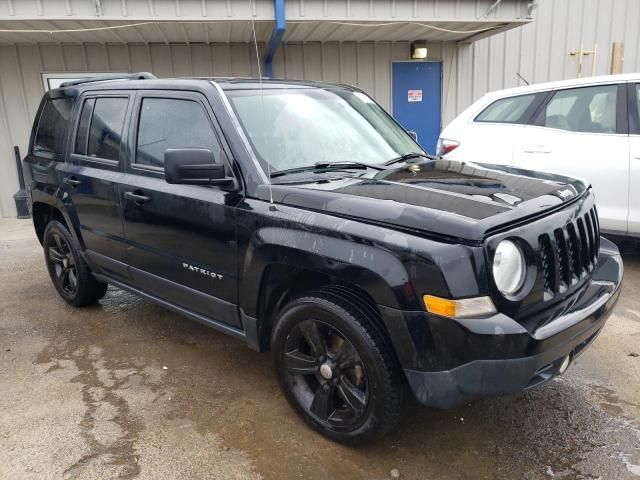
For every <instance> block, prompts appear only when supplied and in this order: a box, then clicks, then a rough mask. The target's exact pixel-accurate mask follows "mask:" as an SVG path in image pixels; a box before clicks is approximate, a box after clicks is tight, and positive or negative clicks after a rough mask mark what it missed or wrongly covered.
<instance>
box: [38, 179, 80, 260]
mask: <svg viewBox="0 0 640 480" xmlns="http://www.w3.org/2000/svg"><path fill="white" fill-rule="evenodd" d="M57 193H59V190H57V191H56V194H53V193H49V192H47V191H44V190H41V189H38V188H34V189H33V190H32V191H31V216H32V218H33V226H34V228H35V230H36V235H37V236H38V240H39V241H40V244H42V239H43V236H44V229H45V228H46V227H47V224H48V223H49V222H50V221H51V220H57V221H59V222H60V223H62V224H63V225H64V226H65V227H67V230H69V232H70V233H71V235H72V236H73V238H74V240H76V241H77V242H78V245H80V249H81V250H84V248H85V247H84V242H83V241H82V236H81V235H80V231H79V228H78V226H77V223H76V222H74V221H73V219H72V217H71V216H70V215H69V212H68V211H67V205H65V203H64V202H63V201H62V200H61V199H60V198H59V197H58V195H57Z"/></svg>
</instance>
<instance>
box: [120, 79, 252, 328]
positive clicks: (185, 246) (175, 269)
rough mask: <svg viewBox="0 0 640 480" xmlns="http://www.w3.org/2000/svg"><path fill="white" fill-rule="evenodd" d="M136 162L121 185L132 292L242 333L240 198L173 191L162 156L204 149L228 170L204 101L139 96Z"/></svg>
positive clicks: (189, 96) (187, 188)
mask: <svg viewBox="0 0 640 480" xmlns="http://www.w3.org/2000/svg"><path fill="white" fill-rule="evenodd" d="M134 109H135V114H134V122H132V127H131V139H132V141H131V142H130V145H131V154H130V159H129V162H128V165H127V169H128V170H127V173H126V175H125V181H124V182H123V183H122V184H121V185H120V200H121V202H122V205H123V211H124V215H123V222H124V229H125V235H126V239H127V243H128V249H127V263H128V264H129V265H130V271H131V278H132V282H133V284H134V286H136V287H137V288H139V289H140V290H142V291H143V292H146V293H149V294H151V295H154V296H157V297H160V298H162V299H163V300H166V301H168V302H170V303H171V304H173V305H176V306H178V307H181V308H183V309H186V310H188V311H189V312H191V313H195V314H199V315H201V316H204V317H205V319H212V320H215V321H218V322H222V323H227V324H231V325H233V326H235V327H240V322H239V315H238V311H237V303H238V298H237V297H238V289H237V258H236V238H235V221H236V220H235V219H236V209H235V205H236V204H237V202H238V200H239V195H238V194H237V193H230V192H226V191H224V190H222V189H220V188H218V187H214V186H197V185H171V184H169V183H167V182H166V181H165V178H164V169H163V165H164V152H165V151H166V150H167V149H170V148H190V147H193V148H207V149H210V150H211V151H213V152H214V156H215V158H216V161H218V162H226V157H225V155H224V153H223V150H222V148H221V144H220V141H219V140H218V136H217V135H216V132H215V129H214V121H213V118H214V117H213V115H212V112H211V111H210V109H209V107H208V104H207V102H206V100H205V98H204V97H203V96H201V95H200V94H195V93H187V92H185V93H171V94H169V93H162V92H152V91H149V92H139V93H138V95H137V98H136V102H135V107H134Z"/></svg>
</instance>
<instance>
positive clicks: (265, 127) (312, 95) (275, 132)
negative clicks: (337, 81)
mask: <svg viewBox="0 0 640 480" xmlns="http://www.w3.org/2000/svg"><path fill="white" fill-rule="evenodd" d="M262 92H263V93H262V94H261V93H260V91H259V90H232V91H227V92H226V93H227V96H228V97H229V99H230V101H231V104H232V106H233V108H234V110H235V112H236V115H237V116H238V118H239V120H240V123H241V124H242V128H243V129H244V131H245V133H246V135H247V137H248V138H249V141H250V142H251V144H252V146H253V150H254V152H255V153H256V155H257V157H258V159H259V160H260V161H261V162H262V164H263V167H265V169H266V167H267V163H269V169H270V171H271V173H274V172H277V171H280V170H287V169H291V168H297V167H306V166H313V165H314V164H316V163H333V162H361V163H366V164H381V163H384V162H386V161H389V160H391V159H393V158H396V157H398V156H399V155H402V154H405V153H407V152H422V149H421V148H420V146H419V145H417V144H416V143H415V142H414V141H413V139H412V138H411V137H410V136H409V135H408V134H407V133H406V132H405V131H404V130H403V129H402V128H401V127H400V126H398V124H397V123H396V122H395V121H394V120H393V119H392V118H391V117H390V116H389V115H388V114H387V113H386V112H385V111H384V110H383V109H382V108H381V107H380V106H379V105H378V104H376V103H375V102H374V101H373V100H371V98H369V97H368V96H366V95H364V94H363V93H360V92H353V91H349V90H342V89H340V90H339V89H335V90H333V89H320V88H299V89H295V88H292V89H277V90H275V89H264V90H263V91H262Z"/></svg>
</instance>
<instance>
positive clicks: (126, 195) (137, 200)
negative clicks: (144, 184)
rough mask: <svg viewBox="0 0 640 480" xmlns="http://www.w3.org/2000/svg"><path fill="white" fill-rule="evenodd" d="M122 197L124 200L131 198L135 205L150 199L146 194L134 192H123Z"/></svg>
mask: <svg viewBox="0 0 640 480" xmlns="http://www.w3.org/2000/svg"><path fill="white" fill-rule="evenodd" d="M124 198H125V199H126V200H131V201H132V202H135V203H136V204H137V205H142V204H143V203H146V202H148V201H149V200H151V198H149V197H147V196H146V195H142V193H135V192H124Z"/></svg>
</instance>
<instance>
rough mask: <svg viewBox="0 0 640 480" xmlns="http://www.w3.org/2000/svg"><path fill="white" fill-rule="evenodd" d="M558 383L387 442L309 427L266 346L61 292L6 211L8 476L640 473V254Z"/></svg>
mask: <svg viewBox="0 0 640 480" xmlns="http://www.w3.org/2000/svg"><path fill="white" fill-rule="evenodd" d="M625 267H626V278H625V284H624V287H623V288H624V290H623V293H622V298H621V300H620V302H619V303H618V306H617V308H616V311H615V312H614V314H613V315H612V317H611V318H610V320H609V322H608V323H607V326H606V328H605V329H604V331H603V333H602V334H601V335H600V337H599V338H598V340H597V341H596V342H595V344H594V345H593V346H592V347H591V348H589V349H588V350H587V352H586V353H585V354H584V355H582V356H581V357H580V358H579V359H578V361H577V362H576V364H575V365H573V366H572V367H571V368H570V369H569V371H568V372H567V373H566V374H565V375H564V376H563V377H561V378H559V379H557V380H555V381H553V382H551V383H549V384H547V385H545V386H543V387H541V388H539V389H536V390H533V391H530V392H527V393H523V394H520V395H516V396H511V397H503V398H490V399H483V400H479V401H476V402H473V403H471V404H469V405H466V406H464V407H461V408H459V409H457V410H453V411H438V410H431V409H426V408H422V407H420V406H418V405H412V406H411V407H410V408H409V411H408V412H407V415H406V417H405V419H404V420H403V422H402V424H401V425H400V427H399V428H398V429H397V430H396V431H394V432H393V433H392V434H391V435H390V436H388V437H387V438H386V439H384V440H383V441H382V442H381V443H378V444H376V445H373V446H369V447H366V448H357V449H354V448H347V447H343V446H340V445H336V444H334V443H331V442H329V441H327V440H325V439H323V438H322V437H320V436H319V435H317V434H315V433H313V432H312V431H311V430H309V429H308V428H307V427H306V426H305V425H304V424H303V423H302V421H300V420H299V419H298V418H297V417H296V416H295V415H294V414H293V412H292V411H291V410H290V408H289V406H288V405H287V404H286V402H285V400H284V398H283V397H282V395H281V394H280V392H279V390H278V386H277V383H276V379H275V375H274V372H273V369H272V366H271V359H270V357H269V355H268V354H260V353H256V352H253V351H251V350H249V349H248V348H247V347H246V346H245V345H244V344H243V343H242V342H240V341H238V340H235V339H233V338H230V337H227V336H224V335H223V334H220V333H217V332H215V331H212V330H209V329H207V328H205V327H203V326H202V325H200V324H197V323H195V322H192V321H189V320H187V319H185V318H182V317H180V316H178V315H176V314H174V313H171V312H169V311H167V310H164V309H162V308H160V307H158V306H156V305H153V304H151V303H149V302H147V301H145V300H142V299H140V298H138V297H135V296H133V295H130V294H128V293H125V292H123V291H121V290H118V289H115V288H112V287H110V288H109V291H108V293H107V296H106V297H105V298H104V299H103V300H102V301H101V302H100V304H99V305H97V306H95V307H90V308H85V309H74V308H72V307H69V306H67V305H66V304H65V303H64V302H63V301H62V300H61V299H60V298H59V297H58V295H57V294H56V292H55V290H54V289H53V287H52V285H51V284H50V281H49V277H48V275H47V272H46V268H45V265H44V261H43V257H42V251H41V247H40V245H39V244H38V242H37V239H36V238H35V234H34V233H33V228H32V226H31V223H30V221H29V220H8V219H3V220H0V478H11V479H18V478H83V479H94V478H150V479H163V478H213V479H228V478H231V479H254V478H255V479H259V478H264V479H289V478H304V479H316V478H318V479H325V478H340V479H351V478H354V479H384V478H391V473H392V470H393V469H397V472H396V471H394V472H393V474H394V476H395V474H397V473H399V474H400V478H409V479H410V478H416V479H418V478H420V479H484V478H486V479H503V478H504V479H515V478H518V479H520V478H524V479H547V478H568V479H576V478H586V479H594V478H602V479H637V478H639V477H640V356H638V355H640V256H636V255H626V256H625Z"/></svg>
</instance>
